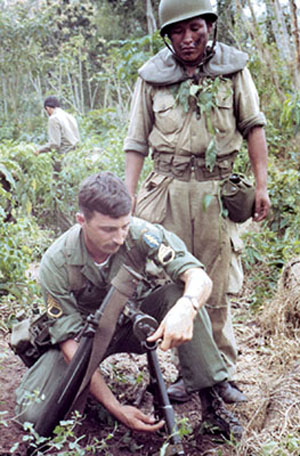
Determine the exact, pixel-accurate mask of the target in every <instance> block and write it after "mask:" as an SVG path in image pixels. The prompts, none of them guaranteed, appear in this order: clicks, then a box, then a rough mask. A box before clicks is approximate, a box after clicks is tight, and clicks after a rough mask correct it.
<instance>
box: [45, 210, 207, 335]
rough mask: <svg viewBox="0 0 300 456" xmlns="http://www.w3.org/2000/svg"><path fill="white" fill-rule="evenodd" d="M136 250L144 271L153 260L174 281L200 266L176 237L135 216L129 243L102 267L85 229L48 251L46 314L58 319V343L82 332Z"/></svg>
mask: <svg viewBox="0 0 300 456" xmlns="http://www.w3.org/2000/svg"><path fill="white" fill-rule="evenodd" d="M133 246H135V248H137V249H138V250H139V252H140V254H141V256H142V258H144V259H145V267H146V263H147V260H149V261H150V260H153V261H154V262H155V263H156V264H157V265H158V266H162V267H163V269H164V270H165V272H166V273H167V274H168V276H169V277H170V278H171V279H172V280H173V281H174V282H178V281H180V279H179V277H180V275H181V274H182V273H183V272H184V271H186V270H188V269H190V268H195V267H202V264H201V263H200V262H199V261H198V260H197V259H196V258H194V256H193V255H192V254H190V253H189V252H188V251H187V249H186V247H185V245H184V243H183V242H182V241H181V240H180V239H179V238H178V237H177V236H176V235H175V234H173V233H171V232H168V231H167V230H165V229H164V228H163V227H162V226H160V225H152V224H150V223H148V222H146V221H144V220H141V219H138V218H136V217H133V218H132V221H131V225H130V230H129V234H128V237H127V239H126V241H125V244H124V245H122V246H121V248H120V249H119V251H118V252H117V253H116V254H114V255H112V256H111V257H110V258H109V260H108V261H107V262H106V263H105V264H104V265H103V267H100V268H99V267H98V266H97V265H96V264H95V263H94V262H93V260H92V258H91V256H90V255H89V253H88V251H87V249H86V247H85V242H84V239H83V233H82V229H81V226H80V225H75V226H74V227H72V228H71V229H70V230H69V231H67V232H66V233H64V234H63V235H62V236H61V237H60V238H58V239H57V240H56V241H55V242H54V244H53V245H52V246H51V247H50V248H49V249H48V250H47V252H46V253H45V255H44V256H43V259H42V262H41V266H40V282H41V287H42V291H43V295H44V299H45V302H46V304H47V310H48V314H49V316H50V318H53V319H54V321H55V323H54V324H53V325H52V326H51V328H50V334H51V338H52V342H53V343H54V344H55V343H58V342H62V341H64V340H66V339H68V338H72V337H74V336H75V335H76V334H78V332H80V329H81V328H82V326H83V322H84V320H85V318H86V316H87V315H89V314H90V313H94V312H95V311H96V309H97V308H98V307H99V305H100V304H101V302H102V300H103V298H104V296H105V295H106V293H107V291H108V288H109V284H110V282H111V280H112V278H113V277H114V276H115V275H116V273H117V272H118V270H119V268H120V267H121V265H122V264H123V263H124V262H125V261H126V258H127V256H128V255H130V250H131V249H132V248H133ZM72 276H73V278H72ZM74 277H75V281H74Z"/></svg>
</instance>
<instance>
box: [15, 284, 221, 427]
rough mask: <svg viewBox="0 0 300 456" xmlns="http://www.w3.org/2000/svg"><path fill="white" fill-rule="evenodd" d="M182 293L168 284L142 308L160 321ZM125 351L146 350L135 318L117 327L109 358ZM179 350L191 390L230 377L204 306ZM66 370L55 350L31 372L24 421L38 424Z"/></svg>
mask: <svg viewBox="0 0 300 456" xmlns="http://www.w3.org/2000/svg"><path fill="white" fill-rule="evenodd" d="M180 296H182V288H181V287H179V286H177V285H175V284H168V285H164V286H163V287H161V288H159V289H158V290H157V291H154V292H153V293H151V295H149V296H148V297H147V298H146V299H145V300H144V301H143V303H142V305H141V310H143V312H145V313H147V314H149V315H151V316H153V317H154V318H156V319H157V320H158V321H159V322H160V321H161V320H162V319H163V318H164V316H165V315H166V313H167V312H168V310H169V309H170V308H171V307H172V306H173V305H174V304H175V303H176V301H177V300H178V299H179V298H180ZM187 305H189V304H187ZM121 352H128V353H137V354H142V353H144V348H143V347H142V345H141V343H140V341H139V340H138V339H137V338H136V337H135V336H134V334H133V331H132V323H131V321H127V322H126V323H125V324H123V325H122V326H120V327H118V328H117V330H116V331H115V334H114V336H113V338H112V341H111V343H110V345H109V347H108V350H107V352H106V354H105V358H107V357H108V356H110V355H112V354H115V353H121ZM178 352H179V357H180V362H181V367H182V375H183V378H184V381H185V384H186V387H187V390H188V391H189V392H195V391H199V390H201V389H202V388H206V387H209V386H213V385H214V384H216V383H219V382H222V381H224V380H226V379H228V371H227V368H226V365H225V363H224V361H223V359H222V357H221V355H220V353H219V350H218V349H217V346H216V344H215V342H214V340H213V337H212V331H211V324H210V319H209V316H208V314H207V312H206V310H205V309H204V308H203V309H201V310H200V311H199V312H198V315H197V316H196V317H195V320H194V335H193V338H192V340H191V341H189V342H186V343H185V344H182V345H181V346H180V347H179V349H178ZM66 369H67V364H66V363H65V361H64V358H63V355H62V352H61V351H60V350H59V349H51V350H49V351H48V352H46V353H45V354H44V355H43V356H42V357H41V358H40V359H39V360H38V361H37V362H36V363H35V364H34V365H33V366H32V367H31V368H30V369H29V370H28V371H27V373H26V374H25V376H24V378H23V380H22V383H21V385H20V386H19V388H18V389H17V392H16V399H17V405H16V413H17V416H18V419H19V421H20V422H25V421H29V422H32V423H33V424H35V423H36V421H37V420H38V417H39V415H40V413H41V411H42V409H43V406H44V404H45V402H44V400H47V398H49V397H50V395H51V394H52V392H53V391H54V390H55V389H56V388H57V387H58V388H59V386H60V383H61V380H62V378H63V376H64V374H65V372H66Z"/></svg>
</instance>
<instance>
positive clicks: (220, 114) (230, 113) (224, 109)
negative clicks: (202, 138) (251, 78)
mask: <svg viewBox="0 0 300 456" xmlns="http://www.w3.org/2000/svg"><path fill="white" fill-rule="evenodd" d="M213 123H214V127H215V130H216V131H217V134H218V135H226V134H227V133H228V131H229V130H230V131H231V130H232V128H235V123H236V121H235V118H234V109H233V88H232V83H231V81H230V80H229V81H226V82H225V83H224V84H223V85H221V86H220V88H219V90H218V93H217V95H216V107H215V109H214V110H213Z"/></svg>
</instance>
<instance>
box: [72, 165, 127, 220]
mask: <svg viewBox="0 0 300 456" xmlns="http://www.w3.org/2000/svg"><path fill="white" fill-rule="evenodd" d="M78 204H79V209H80V211H81V212H82V213H83V215H84V216H85V218H86V219H87V220H90V219H91V218H92V217H93V214H94V212H95V211H96V212H100V213H101V214H104V215H108V216H110V217H112V218H119V217H122V216H124V215H127V214H129V213H130V210H131V204H132V200H131V196H130V195H129V192H128V190H127V188H126V187H125V184H124V182H123V181H122V180H121V179H120V178H119V177H117V176H116V175H115V174H113V173H111V172H109V171H102V172H100V173H97V174H93V175H91V176H89V177H87V178H86V179H85V180H84V181H83V182H82V184H81V186H80V189H79V195H78Z"/></svg>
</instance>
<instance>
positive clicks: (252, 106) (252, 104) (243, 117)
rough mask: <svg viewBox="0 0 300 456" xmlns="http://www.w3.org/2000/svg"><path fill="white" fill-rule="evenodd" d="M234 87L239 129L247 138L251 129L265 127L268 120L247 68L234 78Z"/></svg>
mask: <svg viewBox="0 0 300 456" xmlns="http://www.w3.org/2000/svg"><path fill="white" fill-rule="evenodd" d="M234 87H235V112H236V118H237V127H238V130H239V131H240V133H241V134H242V135H243V137H244V138H247V136H248V133H249V131H250V130H251V128H253V127H264V126H265V125H266V119H265V116H264V114H263V113H262V112H261V111H260V107H259V97H258V93H257V90H256V87H255V85H254V82H253V79H252V76H251V74H250V72H249V70H248V69H247V68H244V69H243V70H242V71H239V72H238V73H237V74H236V75H235V76H234Z"/></svg>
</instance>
